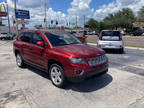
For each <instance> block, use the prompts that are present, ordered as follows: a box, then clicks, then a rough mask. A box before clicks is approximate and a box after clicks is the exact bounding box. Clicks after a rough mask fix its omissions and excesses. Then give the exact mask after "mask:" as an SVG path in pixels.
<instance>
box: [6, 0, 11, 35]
mask: <svg viewBox="0 0 144 108" xmlns="http://www.w3.org/2000/svg"><path fill="white" fill-rule="evenodd" d="M5 4H6V6H7V15H8V27H9V35H10V33H11V29H10V18H9V6H8V3H7V1H5Z"/></svg>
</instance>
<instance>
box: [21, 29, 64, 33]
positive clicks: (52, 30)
mask: <svg viewBox="0 0 144 108" xmlns="http://www.w3.org/2000/svg"><path fill="white" fill-rule="evenodd" d="M38 31H39V32H43V33H58V32H59V33H67V32H66V31H64V30H58V29H29V30H23V31H22V32H38Z"/></svg>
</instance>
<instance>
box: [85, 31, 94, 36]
mask: <svg viewBox="0 0 144 108" xmlns="http://www.w3.org/2000/svg"><path fill="white" fill-rule="evenodd" d="M87 35H95V31H93V32H87Z"/></svg>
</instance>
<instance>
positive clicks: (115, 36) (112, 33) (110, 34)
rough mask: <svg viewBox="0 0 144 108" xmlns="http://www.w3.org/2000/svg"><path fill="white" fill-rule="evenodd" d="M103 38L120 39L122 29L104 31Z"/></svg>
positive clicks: (109, 39)
mask: <svg viewBox="0 0 144 108" xmlns="http://www.w3.org/2000/svg"><path fill="white" fill-rule="evenodd" d="M102 40H106V41H118V40H120V31H103V32H102Z"/></svg>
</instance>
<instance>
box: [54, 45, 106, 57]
mask: <svg viewBox="0 0 144 108" xmlns="http://www.w3.org/2000/svg"><path fill="white" fill-rule="evenodd" d="M56 49H59V50H61V51H62V50H63V51H62V52H67V53H69V54H70V55H72V56H75V57H96V56H99V55H102V54H104V53H105V52H104V51H103V50H102V49H100V48H97V47H96V46H92V45H86V44H74V45H65V46H58V47H56Z"/></svg>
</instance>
